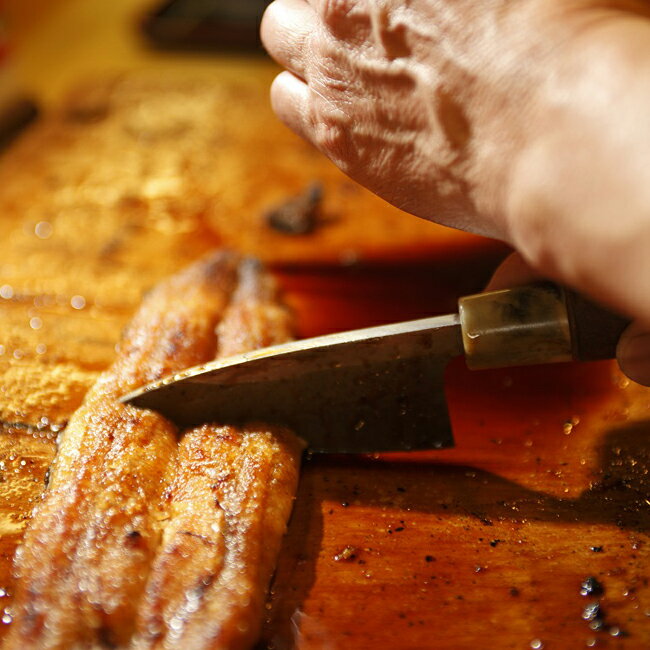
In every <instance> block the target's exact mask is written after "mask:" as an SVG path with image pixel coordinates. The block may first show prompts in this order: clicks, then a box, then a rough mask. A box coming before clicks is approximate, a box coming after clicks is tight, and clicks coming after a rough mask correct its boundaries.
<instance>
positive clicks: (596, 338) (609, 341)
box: [564, 289, 630, 361]
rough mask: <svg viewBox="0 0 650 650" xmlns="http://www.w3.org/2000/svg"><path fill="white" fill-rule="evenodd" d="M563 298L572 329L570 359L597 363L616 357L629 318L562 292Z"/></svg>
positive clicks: (574, 294) (578, 295) (569, 292)
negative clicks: (571, 355)
mask: <svg viewBox="0 0 650 650" xmlns="http://www.w3.org/2000/svg"><path fill="white" fill-rule="evenodd" d="M564 299H565V304H566V308H567V314H568V316H569V327H570V328H571V344H572V345H571V347H572V351H573V358H574V359H577V360H579V361H597V360H598V359H613V358H614V357H616V346H617V344H618V340H619V339H620V338H621V334H622V333H623V330H624V329H625V328H626V327H627V326H628V325H629V324H630V320H629V318H624V317H623V316H620V315H619V314H616V313H614V312H611V311H609V310H607V309H605V308H604V307H601V306H600V305H597V304H596V303H594V302H592V301H591V300H588V299H587V298H585V297H584V296H582V295H580V294H579V293H576V292H575V291H571V290H570V289H564Z"/></svg>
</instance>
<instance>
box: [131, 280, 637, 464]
mask: <svg viewBox="0 0 650 650" xmlns="http://www.w3.org/2000/svg"><path fill="white" fill-rule="evenodd" d="M626 324H627V321H626V320H625V319H623V318H621V317H620V316H618V315H616V314H611V313H610V312H607V311H606V310H603V309H602V308H600V307H598V306H596V305H594V304H593V303H591V302H589V301H586V300H585V299H584V298H582V297H580V296H577V295H575V294H572V293H569V292H566V291H564V290H562V289H561V288H560V287H557V286H556V285H552V284H550V283H543V284H536V285H528V286H525V287H517V288H514V289H507V290H502V291H495V292H489V293H482V294H477V295H474V296H466V297H464V298H461V299H460V301H459V314H449V315H445V316H435V317H431V318H424V319H419V320H414V321H407V322H403V323H396V324H392V325H382V326H378V327H371V328H365V329H360V330H353V331H350V332H342V333H337V334H331V335H328V336H320V337H315V338H311V339H304V340H299V341H293V342H291V343H286V344H284V345H277V346H273V347H269V348H264V349H260V350H255V351H252V352H248V353H245V354H241V355H238V356H235V357H231V358H228V359H220V360H217V361H214V362H211V363H208V364H205V365H202V366H199V367H195V368H190V369H189V370H186V371H184V372H181V373H179V374H176V375H173V376H171V377H167V378H165V379H162V380H161V381H159V382H156V383H154V384H150V385H148V386H145V387H143V388H142V389H140V390H137V391H135V392H133V393H130V394H129V395H126V396H125V397H123V398H122V401H124V402H128V403H132V404H134V405H135V406H139V407H145V408H150V409H154V410H156V411H159V412H160V413H162V414H163V415H165V416H167V417H168V418H170V419H171V420H173V421H174V422H176V423H178V424H180V425H182V426H187V425H196V424H199V423H202V422H211V421H217V422H220V423H241V422H247V421H253V420H257V421H264V422H268V423H277V424H283V425H287V426H289V427H291V428H292V429H293V430H294V431H296V433H298V434H299V435H300V436H302V437H303V438H304V439H305V440H306V441H307V443H308V446H309V448H310V450H311V451H315V452H329V453H372V452H381V451H403V450H415V449H442V448H445V447H449V446H452V445H453V435H452V430H451V425H450V421H449V414H448V411H447V404H446V400H445V394H444V372H445V368H446V366H447V363H448V361H449V360H450V359H451V358H452V357H455V356H458V355H461V354H465V356H466V360H467V363H468V366H470V367H471V368H488V367H498V366H509V365H527V364H531V363H546V362H553V361H566V360H569V359H571V358H579V359H585V360H586V359H596V358H607V357H611V356H613V354H614V352H615V345H616V341H617V340H618V337H619V336H620V333H621V332H622V330H623V328H624V327H625V325H626Z"/></svg>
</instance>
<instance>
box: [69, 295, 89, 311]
mask: <svg viewBox="0 0 650 650" xmlns="http://www.w3.org/2000/svg"><path fill="white" fill-rule="evenodd" d="M70 304H71V305H72V308H73V309H83V308H84V307H85V306H86V299H85V298H84V297H83V296H72V298H71V299H70Z"/></svg>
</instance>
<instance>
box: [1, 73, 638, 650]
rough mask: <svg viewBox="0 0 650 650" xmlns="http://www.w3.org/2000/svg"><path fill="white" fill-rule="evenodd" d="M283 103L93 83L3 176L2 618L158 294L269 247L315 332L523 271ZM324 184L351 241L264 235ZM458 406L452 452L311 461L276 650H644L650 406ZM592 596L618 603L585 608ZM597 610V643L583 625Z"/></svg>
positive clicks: (497, 396) (537, 400)
mask: <svg viewBox="0 0 650 650" xmlns="http://www.w3.org/2000/svg"><path fill="white" fill-rule="evenodd" d="M265 102H266V95H265V86H264V84H262V82H261V81H259V80H257V81H255V82H254V83H249V82H248V81H246V80H243V81H242V80H236V81H232V80H229V81H228V80H226V81H224V80H221V82H220V84H219V85H218V86H217V85H211V84H207V86H206V84H205V81H193V80H182V81H181V82H178V81H174V80H173V79H172V78H171V77H166V78H165V79H164V81H161V79H160V77H157V76H154V77H150V76H147V75H135V76H127V77H124V78H118V79H117V80H116V81H115V82H110V83H103V82H102V83H99V84H97V83H95V84H92V85H91V86H86V89H85V90H84V91H82V92H81V94H79V93H77V94H76V96H75V97H74V98H73V99H71V100H70V103H69V104H68V105H67V108H66V109H65V110H63V111H61V112H59V113H57V114H56V115H54V116H52V117H51V118H47V119H45V120H44V121H43V123H41V124H40V125H38V126H37V127H36V129H35V130H34V131H33V132H32V133H30V134H28V135H27V136H26V137H25V138H24V139H23V140H22V141H21V142H19V143H18V145H17V146H16V147H15V148H14V149H13V150H12V151H10V152H9V153H8V154H7V155H6V156H5V157H4V159H3V160H2V161H1V162H0V215H1V216H0V219H1V220H2V228H3V230H2V238H1V239H0V296H1V297H0V324H1V327H0V346H2V347H1V348H0V349H1V351H2V354H1V355H0V378H1V379H0V419H2V420H3V421H4V422H5V424H4V425H3V427H2V430H1V431H0V477H1V481H0V496H1V497H2V498H1V500H0V532H1V537H0V553H1V556H0V587H1V588H2V591H0V617H2V616H4V617H5V619H4V620H10V618H11V609H10V595H11V593H12V589H13V587H12V582H11V558H12V555H13V551H14V549H15V546H16V544H17V543H18V541H19V539H20V536H21V532H22V529H23V526H24V522H25V521H26V520H27V518H28V517H29V512H30V510H31V507H32V505H33V503H34V502H35V501H36V500H38V498H39V496H40V494H41V493H42V489H43V479H44V475H45V471H46V468H47V466H48V465H49V462H50V460H51V458H52V455H53V450H54V439H55V437H56V434H57V432H58V430H60V428H61V427H63V426H64V425H65V422H66V421H67V419H68V417H69V416H70V414H71V413H72V412H73V411H74V409H75V408H76V407H77V406H78V404H79V403H80V401H81V398H82V396H83V394H84V392H85V390H86V389H87V388H88V386H89V385H90V384H91V383H92V381H93V380H94V378H95V377H96V375H97V373H98V372H99V371H100V370H102V369H103V368H105V367H106V366H107V365H108V364H109V363H110V361H111V360H112V358H113V354H114V346H115V343H116V341H117V340H118V337H119V332H120V330H121V328H122V326H123V325H124V323H125V322H126V320H127V319H128V317H129V316H130V315H131V313H132V312H133V310H134V309H135V306H136V305H137V304H138V303H139V301H140V299H141V296H142V294H143V292H144V291H146V290H147V289H148V288H149V287H151V286H152V285H153V284H154V283H155V282H156V281H157V280H159V279H160V278H161V277H163V276H164V275H167V274H169V273H171V272H172V271H174V270H176V269H177V268H179V267H180V266H182V265H184V264H185V263H187V262H188V261H190V260H192V259H195V258H196V257H198V256H199V255H200V254H202V253H203V252H205V251H206V250H208V249H210V248H213V247H216V246H219V245H222V244H223V243H224V242H227V243H228V244H230V245H231V246H235V247H237V248H239V249H242V250H244V251H245V252H253V253H255V254H257V255H258V256H260V257H262V258H264V259H265V260H266V261H267V262H268V263H270V264H271V265H272V266H273V267H274V268H275V270H276V275H277V277H278V278H279V279H280V281H281V283H282V284H283V286H284V288H285V291H286V296H287V300H288V302H289V303H290V304H291V306H292V307H293V308H294V309H295V310H296V311H297V314H298V318H299V324H300V333H301V334H302V335H305V334H315V333H318V332H325V331H333V330H337V329H344V328H347V327H352V326H361V325H366V324H377V323H380V322H386V321H390V320H397V319H398V318H409V317H415V316H421V315H427V314H433V313H441V312H445V311H448V310H451V309H452V308H453V307H454V301H455V298H456V297H457V296H458V295H460V294H462V293H467V292H471V291H474V290H477V289H479V288H480V287H481V285H482V283H483V282H484V281H485V280H486V278H487V275H488V273H489V270H490V268H492V267H494V266H495V265H496V263H497V261H498V259H499V258H500V257H501V256H502V255H503V254H504V252H505V251H504V249H503V247H500V246H498V245H495V244H492V243H490V242H484V241H483V240H479V239H477V238H472V237H469V236H465V235H455V234H449V232H451V231H449V232H447V231H442V229H438V228H436V227H433V226H431V230H430V231H429V230H428V229H427V228H428V225H427V224H425V223H421V222H417V225H416V226H413V229H411V226H410V225H407V224H413V223H416V222H414V221H411V220H410V218H409V217H406V216H404V215H401V214H399V213H397V212H396V211H392V210H393V209H392V208H388V207H380V206H379V203H376V202H375V200H374V199H372V198H370V197H369V196H367V195H366V194H365V193H363V192H362V191H361V190H358V189H354V190H351V191H350V192H349V194H346V192H348V190H344V189H342V188H343V187H344V184H347V181H345V180H344V179H343V178H342V177H339V176H337V173H336V172H334V171H332V170H330V168H329V167H328V165H329V164H328V163H325V162H324V161H322V160H320V159H319V158H318V157H317V156H315V155H314V154H313V153H312V152H310V151H308V150H307V149H303V148H302V147H303V145H299V144H296V141H294V140H293V136H290V135H289V134H288V133H287V134H284V133H285V132H283V131H280V130H275V129H276V127H273V126H272V125H271V119H270V118H269V117H268V116H267V117H260V118H259V120H258V118H257V117H256V116H257V115H262V116H263V115H265V113H264V110H265V109H263V108H260V109H259V113H258V112H257V108H258V107H263V106H265ZM179 103H180V105H182V106H186V107H189V108H188V111H184V110H183V111H179V108H178V106H179ZM219 106H221V107H222V108H223V110H218V111H217V113H216V114H217V115H218V119H217V118H214V117H213V118H210V114H212V113H213V112H214V111H215V107H216V108H218V107H219ZM187 114H191V115H193V116H194V117H193V118H192V120H191V121H190V122H187V121H184V118H183V116H184V115H187ZM242 115H246V116H247V117H246V119H247V120H248V119H249V118H250V121H248V122H246V120H244V119H243V118H242V117H241V116H242ZM251 116H252V117H251ZM204 118H205V119H204ZM196 124H200V128H199V127H197V126H196ZM129 128H130V129H131V130H130V131H129ZM206 129H207V130H208V131H209V133H210V135H209V136H206ZM108 136H110V137H108ZM206 143H207V144H206ZM268 147H271V149H270V150H272V151H274V152H275V153H276V154H277V155H274V156H260V155H254V152H259V151H262V150H265V148H268ZM71 152H83V155H81V154H79V153H76V154H74V155H71ZM282 152H284V153H282ZM305 161H307V162H305ZM212 165H214V166H212ZM321 173H322V175H323V176H322V178H323V179H324V182H325V187H326V196H328V188H329V191H330V196H331V199H330V200H331V201H332V203H328V204H327V205H328V208H327V209H328V210H332V211H333V212H336V214H337V219H338V221H337V222H336V223H337V225H336V226H332V230H328V229H327V227H326V228H323V229H320V230H317V231H316V233H315V234H314V235H312V236H306V237H298V238H295V237H294V238H292V237H289V236H287V235H280V234H279V233H274V232H269V231H268V230H266V227H265V226H264V225H263V224H262V225H260V221H259V215H260V212H261V211H263V209H264V206H266V205H271V204H273V203H274V202H275V201H276V200H278V199H281V198H282V197H287V196H290V195H292V194H293V193H294V192H295V191H296V190H299V189H301V188H302V187H303V186H304V184H305V183H306V182H307V181H308V180H311V179H312V178H313V176H314V175H315V174H316V175H320V174H321ZM345 187H347V185H345ZM384 211H385V212H384ZM362 214H363V215H369V216H367V217H364V218H365V219H366V220H365V221H363V220H362V219H360V218H359V215H362ZM395 224H399V226H395ZM393 226H395V228H394V227H393ZM424 233H426V238H425V235H424ZM416 243H417V246H416V245H415V244H416ZM350 251H352V252H353V253H354V254H350ZM414 251H415V252H414ZM415 258H417V261H418V264H417V265H415V264H413V260H414V259H415ZM354 259H356V260H359V259H360V260H365V263H357V264H352V265H350V264H349V263H350V262H352V261H353V260H354ZM342 261H343V262H345V263H346V264H341V262H342ZM447 388H448V400H449V405H450V411H451V415H452V419H453V423H454V429H455V433H456V441H457V446H456V448H455V449H453V450H445V451H442V452H436V453H431V454H409V455H396V456H392V457H378V458H354V459H351V458H337V457H327V458H325V457H319V458H316V457H314V458H312V459H308V460H307V461H306V464H305V468H304V471H303V475H302V480H301V484H300V487H299V493H298V499H297V502H296V510H295V512H294V516H293V519H292V523H291V526H290V530H289V534H288V536H287V538H286V543H285V547H284V550H283V552H282V555H281V560H280V564H279V567H278V570H277V575H276V580H275V583H274V586H273V593H272V596H271V598H270V602H269V605H268V606H269V610H268V611H269V616H268V622H267V624H266V627H265V630H264V635H263V642H262V647H273V648H286V647H292V646H296V647H300V648H345V649H346V650H348V649H350V650H352V649H354V648H369V647H376V648H382V647H386V648H393V647H394V648H441V649H446V648H448V649H451V648H454V649H457V648H463V649H464V648H486V647H490V648H492V647H494V648H503V649H506V648H524V649H525V648H536V647H537V648H539V647H542V646H541V645H539V644H543V647H544V648H566V649H567V650H569V649H570V650H573V649H575V648H581V647H592V644H593V643H595V644H596V646H595V647H603V648H630V649H637V648H643V647H648V646H649V645H650V586H649V585H648V575H649V574H650V570H649V568H650V563H649V554H650V551H649V548H650V547H649V546H648V541H649V538H648V528H649V524H650V479H649V478H648V477H649V475H650V474H649V471H650V458H649V455H650V453H649V451H648V449H649V448H650V445H649V443H650V413H649V411H648V409H649V406H650V392H649V391H648V390H646V389H643V388H640V387H638V386H636V385H634V384H632V383H630V382H628V381H627V380H625V379H624V378H623V377H622V376H621V375H620V373H619V372H618V371H617V370H616V369H615V367H614V366H613V364H611V363H598V364H574V365H557V366H553V367H545V368H536V369H530V368H528V369H511V370H507V371H505V370H504V371H482V372H477V373H471V372H469V371H468V370H466V369H465V368H464V366H463V364H462V362H454V363H453V364H452V365H451V366H450V368H449V370H448V377H447ZM589 576H593V577H595V578H596V579H597V581H598V582H599V583H600V585H601V586H602V589H603V593H602V594H598V595H592V596H582V595H581V594H580V589H581V582H582V581H583V580H584V579H585V578H587V577H589ZM7 593H8V594H9V595H8V596H7V595H6V594H7ZM595 602H599V603H600V604H601V611H602V616H601V617H600V618H599V619H596V621H600V625H601V628H600V629H597V630H593V629H591V628H590V625H589V623H590V622H589V621H587V620H585V619H584V618H583V614H584V608H585V606H586V605H588V604H591V603H595ZM6 608H9V609H6ZM591 623H592V627H598V625H596V624H594V621H592V622H591ZM9 624H10V623H8V624H4V623H3V624H2V625H1V626H0V627H2V628H5V627H6V625H9Z"/></svg>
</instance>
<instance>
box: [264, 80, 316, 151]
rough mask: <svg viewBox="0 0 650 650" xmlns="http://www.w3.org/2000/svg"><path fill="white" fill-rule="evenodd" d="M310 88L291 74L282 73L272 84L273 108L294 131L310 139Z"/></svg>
mask: <svg viewBox="0 0 650 650" xmlns="http://www.w3.org/2000/svg"><path fill="white" fill-rule="evenodd" d="M308 105H309V88H308V87H307V84H306V83H305V82H304V81H302V79H299V78H298V77H296V76H295V75H294V74H292V73H291V72H281V73H280V74H279V75H278V76H277V77H276V78H275V79H274V80H273V83H272V84H271V106H272V107H273V110H274V112H275V114H276V115H277V116H278V117H279V118H280V120H282V122H284V123H285V124H286V125H287V126H288V127H289V128H290V129H291V130H292V131H294V132H295V133H297V134H298V135H300V136H302V137H303V138H306V139H309V138H310V135H311V134H310V132H309V128H308V124H309V122H308V115H309V112H308Z"/></svg>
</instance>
